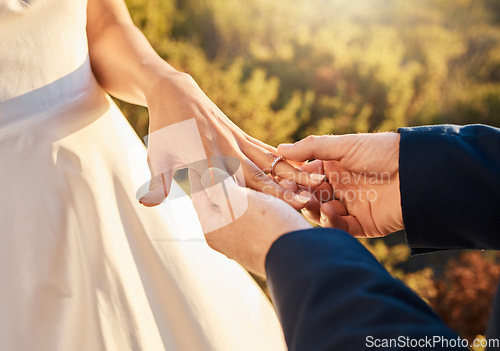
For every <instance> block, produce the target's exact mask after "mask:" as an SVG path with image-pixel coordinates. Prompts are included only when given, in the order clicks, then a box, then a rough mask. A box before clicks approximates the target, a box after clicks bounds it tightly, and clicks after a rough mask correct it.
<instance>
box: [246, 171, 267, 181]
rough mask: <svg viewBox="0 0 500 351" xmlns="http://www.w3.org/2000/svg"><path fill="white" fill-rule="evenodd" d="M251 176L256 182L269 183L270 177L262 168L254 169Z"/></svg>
mask: <svg viewBox="0 0 500 351" xmlns="http://www.w3.org/2000/svg"><path fill="white" fill-rule="evenodd" d="M250 178H251V179H252V181H254V182H256V183H268V181H269V177H268V176H267V174H265V173H264V172H263V171H262V170H261V169H252V170H251V171H250Z"/></svg>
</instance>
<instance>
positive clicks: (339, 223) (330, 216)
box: [320, 201, 366, 238]
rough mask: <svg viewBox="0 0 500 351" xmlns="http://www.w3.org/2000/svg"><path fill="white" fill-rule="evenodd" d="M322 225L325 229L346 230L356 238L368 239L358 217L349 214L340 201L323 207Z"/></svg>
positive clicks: (321, 210) (325, 204)
mask: <svg viewBox="0 0 500 351" xmlns="http://www.w3.org/2000/svg"><path fill="white" fill-rule="evenodd" d="M320 212H321V217H320V224H321V226H322V227H325V228H337V229H341V230H344V231H346V232H348V233H349V234H351V235H352V236H354V237H357V238H361V237H366V234H365V232H364V230H363V227H362V226H361V224H360V223H359V221H358V220H357V219H356V217H354V216H351V215H349V214H348V212H347V210H346V208H345V206H344V204H342V203H341V202H340V201H330V202H327V203H324V204H323V205H321V209H320Z"/></svg>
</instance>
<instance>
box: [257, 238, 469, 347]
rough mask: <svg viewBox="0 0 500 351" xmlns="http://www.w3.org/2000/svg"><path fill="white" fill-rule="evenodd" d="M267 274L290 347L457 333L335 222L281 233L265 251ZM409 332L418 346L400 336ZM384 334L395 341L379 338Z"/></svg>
mask: <svg viewBox="0 0 500 351" xmlns="http://www.w3.org/2000/svg"><path fill="white" fill-rule="evenodd" d="M266 274H267V278H268V285H269V288H270V292H271V295H272V298H273V301H274V304H275V306H276V310H277V313H278V316H279V318H280V321H281V324H282V327H283V330H284V333H285V339H286V341H287V345H288V347H289V350H290V351H301V350H307V351H323V350H355V351H358V350H376V349H378V350H382V349H383V350H400V349H408V350H415V349H418V350H426V349H429V350H431V349H432V350H435V349H440V350H441V349H447V347H446V346H447V345H446V344H444V345H443V344H437V345H434V346H437V348H434V349H433V348H431V347H429V344H428V343H427V344H424V342H427V341H426V338H427V340H433V338H434V337H442V338H443V339H447V340H457V338H458V337H457V336H456V334H454V333H453V332H451V331H450V330H449V329H448V328H447V327H446V326H445V325H444V324H443V323H442V321H441V320H440V319H439V317H438V316H437V315H436V314H435V313H434V312H433V311H432V310H431V309H430V308H429V306H428V305H427V304H426V303H425V302H423V301H422V300H421V299H420V298H419V297H418V296H416V295H415V294H414V293H413V292H412V291H410V290H409V289H408V288H407V287H406V286H405V285H404V284H403V283H402V282H401V281H399V280H396V279H394V278H392V277H391V275H390V274H389V273H388V272H387V271H386V270H385V269H384V268H383V267H382V266H381V265H380V264H379V262H378V261H377V260H376V259H375V258H374V257H373V256H372V255H371V253H369V252H368V251H367V250H366V249H365V248H364V247H363V246H362V245H361V244H360V243H359V242H358V241H357V240H356V239H354V238H353V237H351V236H350V235H348V234H347V233H345V232H342V231H340V230H335V229H310V230H304V231H297V232H293V233H289V234H286V235H283V236H282V237H280V238H279V239H278V240H276V242H275V243H274V244H273V245H272V246H271V249H270V250H269V253H268V254H267V258H266ZM406 337H410V338H412V339H413V340H422V341H420V342H421V344H420V346H422V347H420V348H419V347H411V345H408V344H405V342H406V343H407V342H408V341H405V340H407V339H406ZM384 339H386V340H394V344H392V345H388V346H387V345H382V344H381V343H382V342H383V340H384ZM377 343H378V344H377ZM376 345H378V346H386V347H380V348H375V347H373V346H376ZM370 346H372V347H370ZM403 346H409V347H406V348H404V347H403ZM457 349H461V348H453V350H457Z"/></svg>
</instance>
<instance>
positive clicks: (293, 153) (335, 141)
mask: <svg viewBox="0 0 500 351" xmlns="http://www.w3.org/2000/svg"><path fill="white" fill-rule="evenodd" d="M343 137H344V136H343V135H341V136H338V135H321V136H318V135H310V136H308V137H306V138H304V139H302V140H300V141H297V142H296V143H294V144H280V145H279V146H278V153H279V154H280V155H283V156H285V157H286V158H287V159H289V160H292V161H298V162H303V161H307V160H312V159H318V160H339V159H341V158H342V157H343V156H344V155H343V153H344V152H343V150H342V149H343V147H342V146H343V145H344V144H345V142H344V141H345V138H343Z"/></svg>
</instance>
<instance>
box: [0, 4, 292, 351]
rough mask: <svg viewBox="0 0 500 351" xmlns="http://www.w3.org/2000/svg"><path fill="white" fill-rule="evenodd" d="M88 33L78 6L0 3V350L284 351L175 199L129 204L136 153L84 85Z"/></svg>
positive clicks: (117, 121) (136, 182)
mask: <svg viewBox="0 0 500 351" xmlns="http://www.w3.org/2000/svg"><path fill="white" fill-rule="evenodd" d="M85 26H86V1H85V0H32V1H28V0H26V1H20V0H0V167H1V168H0V191H1V193H0V194H1V196H0V350H2V351H3V350H5V351H17V350H22V351H44V350H47V351H78V350H85V351H86V350H88V351H99V350H111V351H115V350H119V351H123V350H147V351H162V350H174V351H175V350H189V351H197V350H221V351H225V350H228V351H236V350H238V351H243V350H249V351H263V350H272V351H278V350H283V349H285V347H284V343H283V337H282V333H281V330H280V328H279V324H278V322H277V319H276V315H275V313H274V311H273V309H272V306H271V305H270V303H269V301H268V300H267V299H266V297H265V296H264V295H263V294H262V292H261V291H260V289H259V288H258V286H257V285H256V284H255V283H254V282H253V281H252V279H251V277H250V276H249V275H248V274H247V273H246V272H245V271H244V270H243V269H242V268H241V267H240V266H238V265H237V264H236V263H235V262H233V261H230V260H228V259H227V258H226V257H224V256H223V255H220V254H218V253H216V252H214V251H212V250H211V249H210V248H209V247H208V246H207V245H206V243H205V242H204V241H203V235H202V233H201V229H200V225H199V223H198V220H197V217H196V213H195V212H194V209H193V207H192V204H191V202H190V200H189V198H188V197H185V196H184V197H182V196H181V195H182V190H181V189H180V187H179V186H178V185H176V184H173V187H172V192H173V193H174V194H175V196H173V198H175V199H172V200H168V201H167V202H166V203H165V204H163V205H161V206H159V207H157V208H145V207H143V206H142V205H140V204H139V203H138V201H137V199H136V198H135V191H136V190H137V189H138V187H139V186H140V185H142V184H143V183H144V182H145V181H146V180H147V179H148V177H149V171H148V168H147V164H146V158H145V150H144V148H143V147H142V146H138V145H140V141H139V139H138V138H137V136H136V134H135V133H134V131H133V130H132V128H131V127H130V125H129V124H128V123H127V121H126V120H125V118H124V117H123V115H122V114H121V112H120V111H119V110H118V109H117V107H116V106H115V105H114V104H113V102H112V101H111V100H110V99H109V97H108V96H107V95H106V94H105V93H104V91H103V90H102V89H101V88H100V87H99V85H98V84H97V83H96V81H95V79H94V77H93V75H92V72H91V69H90V63H89V60H88V53H87V41H86V32H85ZM185 239H189V240H185Z"/></svg>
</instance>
